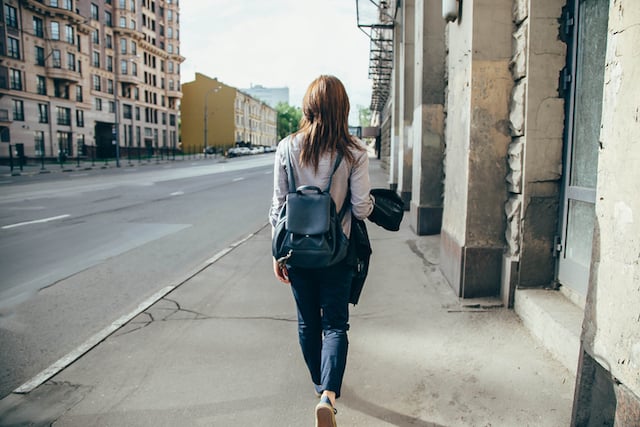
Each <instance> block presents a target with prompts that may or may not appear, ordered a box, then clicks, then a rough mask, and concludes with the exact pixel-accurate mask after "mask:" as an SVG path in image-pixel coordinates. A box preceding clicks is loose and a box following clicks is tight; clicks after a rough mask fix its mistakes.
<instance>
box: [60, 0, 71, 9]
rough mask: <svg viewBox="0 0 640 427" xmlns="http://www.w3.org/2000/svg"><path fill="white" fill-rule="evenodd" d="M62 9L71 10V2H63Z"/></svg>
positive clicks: (66, 0) (65, 0)
mask: <svg viewBox="0 0 640 427" xmlns="http://www.w3.org/2000/svg"><path fill="white" fill-rule="evenodd" d="M62 7H63V8H64V9H67V10H73V2H72V1H71V0H63V1H62Z"/></svg>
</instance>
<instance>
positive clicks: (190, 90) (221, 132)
mask: <svg viewBox="0 0 640 427" xmlns="http://www.w3.org/2000/svg"><path fill="white" fill-rule="evenodd" d="M182 93H183V98H182V102H181V105H180V114H181V123H182V124H181V135H182V150H183V151H184V152H185V153H196V152H202V151H203V150H204V149H205V148H213V149H216V150H225V149H227V148H230V147H233V146H236V145H247V146H267V147H269V146H274V145H275V144H276V142H277V141H276V138H277V134H276V123H277V116H278V113H277V112H276V110H274V109H273V108H271V107H269V106H268V105H267V104H265V103H264V102H262V101H259V100H257V99H255V98H253V97H251V96H249V95H247V94H245V93H243V92H241V91H239V90H238V89H236V88H234V87H231V86H227V85H225V84H224V83H222V82H220V81H218V79H215V78H214V79H212V78H210V77H207V76H205V75H204V74H200V73H196V79H195V80H194V81H192V82H188V83H184V84H183V85H182Z"/></svg>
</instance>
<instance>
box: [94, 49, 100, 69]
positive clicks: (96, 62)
mask: <svg viewBox="0 0 640 427" xmlns="http://www.w3.org/2000/svg"><path fill="white" fill-rule="evenodd" d="M93 66H94V67H96V68H100V52H96V51H93Z"/></svg>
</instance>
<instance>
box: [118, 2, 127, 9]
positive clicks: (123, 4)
mask: <svg viewBox="0 0 640 427" xmlns="http://www.w3.org/2000/svg"><path fill="white" fill-rule="evenodd" d="M118 7H119V8H120V9H126V7H127V2H126V0H119V1H118Z"/></svg>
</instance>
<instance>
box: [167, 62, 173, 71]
mask: <svg viewBox="0 0 640 427" xmlns="http://www.w3.org/2000/svg"><path fill="white" fill-rule="evenodd" d="M167 70H168V71H169V73H173V61H169V62H168V63H167Z"/></svg>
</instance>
